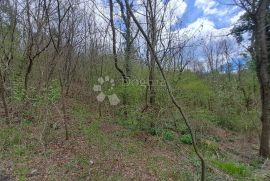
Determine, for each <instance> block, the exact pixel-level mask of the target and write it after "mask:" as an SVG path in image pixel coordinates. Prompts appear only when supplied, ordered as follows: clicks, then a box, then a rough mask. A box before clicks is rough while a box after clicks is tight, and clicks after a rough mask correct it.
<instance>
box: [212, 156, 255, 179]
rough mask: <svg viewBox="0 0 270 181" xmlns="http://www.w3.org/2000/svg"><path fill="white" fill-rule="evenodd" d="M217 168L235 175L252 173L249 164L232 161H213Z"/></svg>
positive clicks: (240, 175)
mask: <svg viewBox="0 0 270 181" xmlns="http://www.w3.org/2000/svg"><path fill="white" fill-rule="evenodd" d="M211 162H212V163H213V164H214V165H215V166H216V167H217V168H219V169H221V170H223V171H224V172H226V173H228V174H230V175H232V176H235V177H247V176H250V175H251V171H250V169H249V167H248V166H246V165H244V164H240V163H235V162H232V161H228V162H222V161H218V160H212V161H211Z"/></svg>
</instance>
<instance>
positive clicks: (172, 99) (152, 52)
mask: <svg viewBox="0 0 270 181" xmlns="http://www.w3.org/2000/svg"><path fill="white" fill-rule="evenodd" d="M111 1H112V0H111ZM126 1H127V0H126ZM126 5H127V8H128V10H129V11H130V14H131V17H132V19H133V20H134V22H135V24H136V25H137V27H138V28H139V30H140V32H141V33H142V35H143V37H144V38H145V40H146V42H147V44H148V46H149V48H150V51H151V54H152V55H153V56H154V61H155V62H156V64H157V66H158V68H159V70H160V73H161V75H162V77H163V80H164V81H165V84H166V88H167V91H168V94H169V96H170V98H171V101H172V102H173V104H174V105H175V107H176V108H177V109H178V111H179V113H180V114H181V115H182V117H183V119H184V121H185V124H186V126H187V128H188V129H189V131H190V134H191V138H192V143H193V144H192V145H193V148H194V150H195V153H196V154H197V156H198V157H199V159H200V161H201V180H202V181H204V180H205V179H206V177H205V172H206V165H205V160H204V158H203V156H202V154H201V153H200V151H199V149H198V147H197V144H196V138H195V135H194V133H193V130H192V128H191V125H190V123H189V120H188V119H187V116H186V115H185V113H184V112H183V109H182V107H181V106H180V105H179V104H178V103H177V101H176V99H175V97H174V95H173V94H172V91H171V88H170V85H169V83H168V81H167V78H166V76H165V73H164V71H163V68H162V66H161V63H160V61H159V58H158V57H157V54H156V50H155V49H154V47H153V46H152V43H151V40H150V37H148V36H147V34H146V32H145V31H144V30H143V28H142V26H141V24H140V23H139V22H138V20H137V18H136V17H135V16H134V14H133V11H132V9H131V8H130V6H129V4H128V3H126Z"/></svg>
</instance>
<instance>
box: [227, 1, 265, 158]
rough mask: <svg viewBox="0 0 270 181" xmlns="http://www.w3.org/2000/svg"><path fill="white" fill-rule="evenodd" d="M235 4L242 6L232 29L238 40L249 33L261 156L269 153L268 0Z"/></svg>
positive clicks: (237, 2)
mask: <svg viewBox="0 0 270 181" xmlns="http://www.w3.org/2000/svg"><path fill="white" fill-rule="evenodd" d="M235 3H236V5H238V6H239V7H241V8H242V9H244V10H245V14H244V15H243V16H242V17H241V21H240V22H241V24H238V25H236V26H235V27H234V29H233V30H232V33H233V34H234V35H235V36H236V37H237V40H238V41H239V42H241V41H242V40H243V36H242V35H243V34H244V33H245V32H250V33H251V46H250V48H249V51H250V53H251V55H252V57H253V59H254V60H255V61H256V72H257V77H258V80H259V83H260V93H261V109H262V114H261V123H262V130H261V137H260V152H259V154H260V155H261V156H262V157H265V158H266V157H270V143H269V142H270V83H269V82H270V72H269V69H270V47H269V45H270V33H269V29H270V28H269V23H270V18H269V17H270V9H269V5H270V1H269V0H252V1H249V0H235Z"/></svg>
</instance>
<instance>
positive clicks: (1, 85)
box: [0, 71, 9, 124]
mask: <svg viewBox="0 0 270 181" xmlns="http://www.w3.org/2000/svg"><path fill="white" fill-rule="evenodd" d="M0 81H1V83H0V92H1V99H2V102H3V106H4V110H5V117H6V123H7V124H9V113H8V106H7V102H6V94H5V86H4V80H3V76H2V73H1V71H0Z"/></svg>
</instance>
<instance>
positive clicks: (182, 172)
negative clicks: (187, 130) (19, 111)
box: [0, 96, 270, 181]
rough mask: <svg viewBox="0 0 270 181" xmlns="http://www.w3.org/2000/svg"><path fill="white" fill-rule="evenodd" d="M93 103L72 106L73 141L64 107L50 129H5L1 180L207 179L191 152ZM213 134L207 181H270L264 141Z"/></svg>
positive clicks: (0, 134)
mask: <svg viewBox="0 0 270 181" xmlns="http://www.w3.org/2000/svg"><path fill="white" fill-rule="evenodd" d="M82 97H83V96H82ZM87 99H88V98H87V97H83V98H74V97H73V98H67V100H66V101H67V102H66V104H67V105H68V107H67V112H68V113H67V114H68V125H69V126H68V127H69V133H70V137H69V140H65V131H64V127H63V122H62V116H61V114H60V111H59V110H60V105H55V106H54V107H53V108H51V110H52V115H51V117H50V119H49V120H48V121H47V122H46V124H45V123H44V122H35V121H31V120H27V119H25V120H22V121H17V122H16V121H15V122H14V123H13V124H11V125H10V126H5V125H4V124H2V125H1V127H0V139H1V141H0V143H1V145H0V146H1V147H0V159H1V160H0V180H1V181H2V180H3V181H4V180H31V181H32V180H33V181H34V180H39V181H40V180H72V181H73V180H97V181H102V180H116V181H118V180H125V181H126V180H149V181H151V180H187V181H188V180H199V175H200V174H199V173H200V162H199V161H198V159H197V157H196V155H195V153H194V151H193V149H192V146H191V145H188V144H183V143H180V142H177V143H176V142H174V141H168V140H164V139H163V138H161V137H158V136H152V135H150V134H147V133H145V132H143V131H138V130H137V131H135V130H131V129H127V128H125V127H123V126H121V125H119V124H117V121H116V120H114V119H113V117H114V116H113V115H112V113H110V112H109V111H108V112H105V111H104V113H103V115H102V117H101V118H100V117H99V115H98V111H97V109H98V108H97V107H98V106H97V103H96V102H95V101H93V102H90V103H89V101H86V100H87ZM89 100H91V99H90V98H89ZM92 100H93V99H92ZM104 109H105V108H104ZM194 125H196V124H195V123H194ZM45 127H46V128H47V127H48V129H44V128H45ZM207 132H208V134H209V135H211V134H212V135H213V136H215V137H218V138H219V140H218V141H213V140H210V139H204V140H203V142H204V145H206V146H204V147H200V148H201V149H202V150H203V152H204V155H205V157H206V159H207V162H208V169H207V172H208V176H207V177H208V179H207V180H270V175H269V173H270V162H269V161H260V159H259V158H258V157H257V153H258V142H257V140H258V139H257V138H256V136H254V135H253V136H252V135H247V134H240V133H235V132H232V131H228V130H224V129H221V128H217V127H210V128H209V129H208V130H207ZM44 135H46V137H44ZM267 174H268V175H267Z"/></svg>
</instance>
